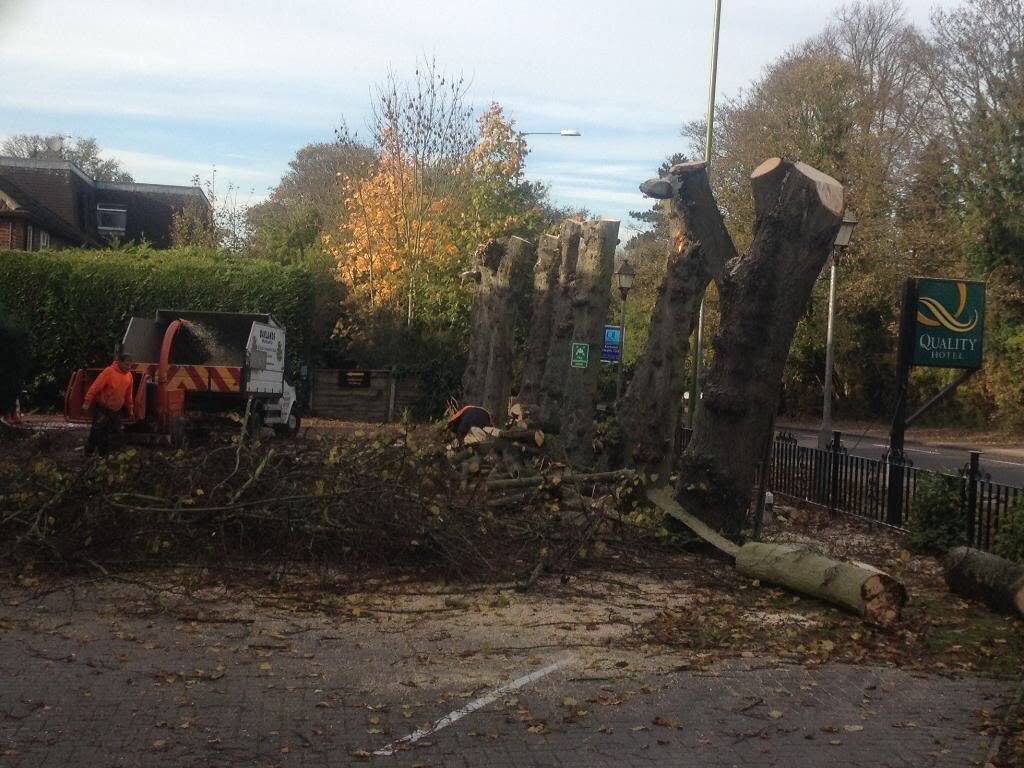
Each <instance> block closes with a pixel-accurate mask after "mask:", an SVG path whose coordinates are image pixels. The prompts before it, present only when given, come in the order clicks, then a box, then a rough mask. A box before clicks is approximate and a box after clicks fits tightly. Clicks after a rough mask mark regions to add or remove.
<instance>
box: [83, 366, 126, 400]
mask: <svg viewBox="0 0 1024 768" xmlns="http://www.w3.org/2000/svg"><path fill="white" fill-rule="evenodd" d="M93 400H95V401H96V402H97V403H98V404H99V405H102V406H103V407H104V408H106V409H107V410H108V411H120V410H121V409H122V408H127V409H128V410H132V409H133V408H134V401H133V400H132V374H131V371H128V372H127V373H125V372H122V371H121V369H120V368H118V367H117V363H112V364H111V365H108V366H107V367H106V368H104V369H103V371H102V372H101V373H100V375H99V376H97V377H96V381H94V382H93V383H92V386H91V387H89V391H88V392H86V393H85V407H86V408H88V407H89V406H90V405H92V401H93Z"/></svg>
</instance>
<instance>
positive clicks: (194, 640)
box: [0, 589, 1014, 768]
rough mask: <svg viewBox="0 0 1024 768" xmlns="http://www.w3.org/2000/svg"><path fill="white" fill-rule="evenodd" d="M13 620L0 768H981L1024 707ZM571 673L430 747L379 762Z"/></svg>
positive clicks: (281, 612) (30, 609) (920, 679)
mask: <svg viewBox="0 0 1024 768" xmlns="http://www.w3.org/2000/svg"><path fill="white" fill-rule="evenodd" d="M0 600H2V602H0V606H2V608H0V766H11V767H12V768H13V767H14V766H26V767H28V766H31V767H32V768H36V767H37V766H38V767H43V768H49V767H50V766H54V767H55V768H56V767H58V766H60V767H65V766H90V767H91V766H196V767H198V766H236V765H237V766H243V765H244V766H286V767H291V766H344V765H351V764H372V765H381V766H403V767H405V766H414V765H419V766H501V767H505V766H508V768H523V767H525V766H561V767H563V768H568V767H571V766H580V767H581V768H582V767H583V766H587V767H588V768H589V767H590V766H662V765H664V766H690V765H692V766H787V767H792V766H820V765H825V764H830V763H831V764H836V765H845V766H879V767H882V766H967V765H975V764H980V762H981V760H982V758H983V757H984V755H985V751H986V748H987V740H986V737H984V736H983V735H982V734H981V719H980V717H979V711H980V710H981V709H982V708H985V709H988V710H998V709H999V707H1001V706H1003V705H1005V703H1006V702H1007V700H1008V698H1009V696H1010V695H1011V693H1012V690H1013V688H1014V681H999V680H990V679H983V678H974V677H942V676H936V675H924V674H919V673H908V672H905V671H901V670H898V669H893V668H880V667H868V666H852V665H841V664H829V665H824V666H821V667H819V668H817V669H805V668H804V667H801V666H797V665H792V664H777V663H775V662H772V661H771V660H767V659H756V658H753V659H743V660H742V661H743V664H742V665H737V664H735V663H733V664H732V665H729V666H727V665H725V664H718V665H715V666H713V667H712V668H711V669H707V670H703V671H696V670H679V669H674V668H673V666H674V665H675V666H678V665H677V664H676V662H675V661H674V660H673V659H672V658H671V657H669V656H666V657H665V658H663V659H655V658H654V656H655V653H654V651H653V650H652V651H649V652H647V653H644V652H638V653H634V654H632V655H628V654H616V653H615V652H614V651H611V650H609V651H607V652H606V651H604V650H602V649H598V650H593V649H588V647H587V646H585V645H583V644H578V645H576V646H574V647H571V648H561V647H559V643H545V642H539V643H538V642H536V641H537V640H538V638H537V637H533V636H530V637H526V636H525V635H524V632H525V630H522V629H517V628H516V627H506V628H505V629H503V630H502V632H503V633H504V634H503V635H501V637H500V640H501V641H503V642H504V643H505V645H506V646H508V647H509V648H512V649H521V650H518V651H517V650H503V651H501V652H493V653H467V652H465V651H463V652H458V649H459V647H460V641H462V640H463V638H464V636H466V635H468V634H469V633H470V632H471V631H472V630H473V628H474V627H477V626H478V625H480V624H481V622H483V621H484V619H476V618H472V619H470V625H468V626H467V629H466V630H465V631H464V632H463V631H459V630H458V629H457V628H456V627H455V624H454V622H453V619H452V618H451V617H449V616H448V615H442V616H439V617H437V618H432V617H431V616H430V615H429V614H428V615H426V616H423V617H419V616H417V617H415V618H410V617H403V618H402V619H401V620H398V619H395V620H391V619H387V618H381V619H379V620H362V621H356V622H353V621H345V622H340V621H337V620H335V619H334V618H332V617H331V616H330V615H323V614H321V615H316V614H310V613H308V612H307V613H296V612H293V611H290V610H286V609H284V608H267V607H262V608H258V609H256V608H251V607H245V608H244V609H243V608H241V607H238V608H239V609H238V610H237V611H236V612H235V613H233V614H226V613H225V612H223V611H222V612H220V613H217V612H213V613H208V612H204V613H198V614H197V613H196V612H195V611H194V610H192V614H193V615H192V616H191V617H189V616H185V617H184V618H183V616H182V611H181V610H168V609H167V607H166V606H161V605H159V604H157V603H158V601H156V602H154V600H153V598H151V597H150V598H141V597H139V596H138V595H134V594H125V593H121V592H117V591H116V590H104V589H95V590H88V589H82V590H75V591H62V592H58V593H55V594H52V595H50V596H48V597H45V598H42V599H39V600H34V601H25V600H24V599H23V595H21V594H16V593H14V592H13V591H7V592H6V593H5V592H4V591H3V590H0ZM147 600H149V603H147V602H146V601H147ZM178 607H179V608H180V606H178ZM204 610H205V611H208V610H209V607H208V606H207V608H205V609H204ZM540 640H544V638H540ZM477 642H478V641H477V640H476V639H474V640H473V643H474V645H475V644H476V643H477ZM567 655H569V656H572V658H573V659H574V661H573V662H572V663H570V664H568V665H566V666H565V667H563V668H561V669H559V670H557V671H555V672H553V673H551V674H550V675H548V676H546V677H544V678H542V679H540V680H538V681H536V682H535V683H533V684H531V685H529V686H527V687H525V688H523V689H521V690H519V691H516V692H514V693H510V694H508V695H505V696H502V697H501V698H500V699H499V700H498V701H496V702H494V703H493V704H491V705H490V706H488V707H485V708H483V709H481V710H480V711H478V712H474V713H473V714H470V715H468V716H466V717H465V718H463V719H461V720H459V721H458V722H456V723H454V724H452V725H451V726H449V727H447V728H444V729H443V730H441V731H439V732H437V733H434V734H431V735H429V736H427V737H425V738H424V739H422V740H421V741H420V742H419V743H418V744H417V745H416V747H414V748H411V749H408V750H407V751H402V752H399V753H397V754H395V755H393V756H371V757H370V758H365V757H364V756H363V753H364V752H369V753H372V752H373V751H374V750H379V749H380V748H382V747H384V746H386V745H388V744H390V743H393V742H394V741H396V740H397V739H399V738H401V737H402V736H405V735H406V734H409V733H411V732H412V731H414V730H415V729H416V728H417V727H419V726H421V725H425V724H428V723H433V722H435V721H436V720H437V719H439V718H441V717H442V716H444V715H446V714H447V713H449V712H451V711H453V710H456V709H458V708H459V707H462V706H463V705H465V704H466V703H467V702H469V701H471V700H473V699H476V698H477V697H479V696H481V695H484V694H485V693H487V692H488V691H490V690H493V689H494V688H495V687H497V686H498V685H501V684H502V683H504V682H507V681H508V680H510V679H513V678H515V677H519V676H521V675H523V674H527V673H529V672H531V671H533V670H535V669H538V668H541V667H543V666H544V665H546V664H550V663H551V662H552V661H553V660H556V659H561V658H564V657H566V656H567ZM655 661H657V663H654V662H655ZM598 662H600V663H598Z"/></svg>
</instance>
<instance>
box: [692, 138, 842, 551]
mask: <svg viewBox="0 0 1024 768" xmlns="http://www.w3.org/2000/svg"><path fill="white" fill-rule="evenodd" d="M751 187H752V189H753V195H754V209H755V214H756V218H755V222H754V238H753V241H752V243H751V245H750V249H749V251H748V252H747V253H746V254H745V255H743V256H740V257H737V258H735V259H732V260H731V261H730V262H729V263H728V264H727V265H726V269H725V271H724V273H723V276H722V278H721V280H720V281H719V296H720V298H721V323H720V327H719V331H718V334H717V336H716V337H715V341H714V349H715V357H714V360H713V361H712V363H711V366H710V367H709V369H708V371H707V373H706V375H705V377H704V380H703V386H702V391H703V397H702V399H701V400H700V402H699V403H698V408H697V419H696V423H695V428H694V434H693V436H692V438H691V439H690V443H689V445H688V446H687V449H686V452H685V454H684V456H683V459H682V462H681V466H680V470H681V471H680V478H679V484H678V486H677V488H676V493H677V497H678V499H679V501H680V502H681V503H682V505H683V506H684V507H686V508H687V509H692V510H693V511H694V513H695V514H697V515H698V516H699V517H700V518H701V519H702V520H704V521H705V522H707V523H708V524H710V525H711V526H712V527H714V528H718V529H720V530H724V531H727V532H735V531H738V530H739V529H740V528H741V526H742V525H743V522H744V519H745V517H746V513H747V510H748V508H749V506H750V499H751V494H752V489H753V484H754V475H755V471H756V468H757V463H758V461H759V460H760V458H761V454H762V451H763V449H764V445H765V441H766V440H768V439H769V438H770V432H771V425H772V421H773V418H774V415H775V413H776V411H777V409H778V405H779V393H780V390H781V385H782V371H783V367H784V366H785V363H786V358H787V356H788V355H789V348H790V344H791V343H792V340H793V333H794V332H795V330H796V324H797V322H798V320H799V319H800V317H801V316H802V315H803V313H804V311H805V309H806V306H807V300H808V298H809V297H810V295H811V290H812V289H813V288H814V282H815V280H817V278H818V275H819V274H820V272H821V268H822V266H823V265H824V264H825V261H826V259H827V258H828V255H829V253H830V251H831V248H832V244H833V242H834V241H835V236H836V233H837V232H838V230H839V225H840V223H841V222H842V218H843V188H842V185H841V184H840V183H839V182H838V181H836V180H835V179H833V178H831V177H830V176H826V175H825V174H823V173H821V172H820V171H817V170H815V169H814V168H811V167H810V166H808V165H804V164H803V163H794V162H788V161H785V160H782V159H780V158H772V159H770V160H766V161H765V162H764V163H762V164H761V165H760V166H758V167H757V169H756V170H755V171H754V172H753V174H751ZM703 245H704V247H705V248H709V247H710V244H709V242H705V243H704V244H703ZM719 247H725V246H724V245H721V244H720V245H719Z"/></svg>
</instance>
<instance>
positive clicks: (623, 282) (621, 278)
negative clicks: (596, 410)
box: [615, 259, 636, 402]
mask: <svg viewBox="0 0 1024 768" xmlns="http://www.w3.org/2000/svg"><path fill="white" fill-rule="evenodd" d="M635 276H636V270H635V269H633V265H632V264H630V263H629V259H623V260H622V263H621V264H620V265H619V268H618V269H617V270H615V283H616V285H618V286H619V296H621V297H622V338H621V339H619V371H618V376H617V378H616V379H615V402H618V401H619V400H620V399H621V398H622V361H623V358H624V357H625V354H626V296H627V294H628V293H629V289H630V288H632V287H633V278H634V277H635Z"/></svg>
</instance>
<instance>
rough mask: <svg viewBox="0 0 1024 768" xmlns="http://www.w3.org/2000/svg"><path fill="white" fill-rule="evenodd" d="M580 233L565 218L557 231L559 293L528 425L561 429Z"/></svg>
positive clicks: (552, 311) (554, 298) (556, 297)
mask: <svg viewBox="0 0 1024 768" xmlns="http://www.w3.org/2000/svg"><path fill="white" fill-rule="evenodd" d="M582 230H583V227H582V225H581V224H580V222H578V221H573V220H572V219H566V220H565V221H563V222H562V224H561V227H560V228H559V231H558V247H559V259H558V290H557V291H556V292H555V295H554V297H553V300H552V310H551V333H550V338H549V342H548V348H547V351H546V352H545V354H544V375H543V376H541V382H540V391H539V392H538V393H537V396H536V398H535V400H536V403H535V404H536V406H537V408H536V413H535V414H531V417H532V419H531V423H532V421H533V420H536V421H540V422H542V423H544V424H546V425H548V426H546V427H545V429H549V430H550V429H551V428H552V427H554V428H555V429H557V430H559V431H560V430H561V415H562V411H561V408H562V393H563V392H564V390H565V376H566V373H567V372H568V370H569V346H570V342H571V341H572V329H573V312H572V302H573V293H574V285H575V283H576V263H577V261H578V260H579V253H580V233H581V232H582Z"/></svg>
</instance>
